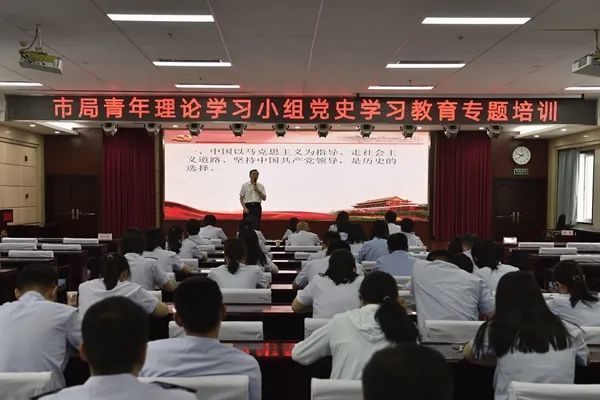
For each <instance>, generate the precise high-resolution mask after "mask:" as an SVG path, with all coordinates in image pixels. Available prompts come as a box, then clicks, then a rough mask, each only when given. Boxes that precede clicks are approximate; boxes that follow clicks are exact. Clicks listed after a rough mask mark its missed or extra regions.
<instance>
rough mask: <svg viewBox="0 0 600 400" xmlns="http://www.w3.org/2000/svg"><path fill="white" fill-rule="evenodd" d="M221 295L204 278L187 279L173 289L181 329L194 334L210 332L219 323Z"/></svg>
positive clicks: (216, 288) (212, 283) (215, 286)
mask: <svg viewBox="0 0 600 400" xmlns="http://www.w3.org/2000/svg"><path fill="white" fill-rule="evenodd" d="M222 305H223V295H222V294H221V289H219V285H218V284H217V283H216V282H215V281H213V280H211V279H208V278H206V277H195V278H188V279H185V280H184V281H183V282H181V283H180V284H179V285H178V286H177V289H175V309H176V310H177V315H178V316H179V318H180V319H181V323H182V324H183V327H184V328H185V329H186V330H187V331H189V332H194V333H206V332H209V331H211V330H212V329H214V328H215V326H217V324H218V323H219V322H220V321H221V307H222Z"/></svg>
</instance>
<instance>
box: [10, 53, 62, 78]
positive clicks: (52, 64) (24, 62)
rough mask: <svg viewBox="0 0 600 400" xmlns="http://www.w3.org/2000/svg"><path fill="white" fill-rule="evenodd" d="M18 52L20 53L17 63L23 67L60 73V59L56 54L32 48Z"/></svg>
mask: <svg viewBox="0 0 600 400" xmlns="http://www.w3.org/2000/svg"><path fill="white" fill-rule="evenodd" d="M19 53H21V61H19V65H20V66H21V67H23V68H29V69H37V70H38V71H44V72H52V73H54V74H62V60H61V58H60V57H58V56H51V55H50V54H46V53H43V52H41V51H32V50H20V51H19Z"/></svg>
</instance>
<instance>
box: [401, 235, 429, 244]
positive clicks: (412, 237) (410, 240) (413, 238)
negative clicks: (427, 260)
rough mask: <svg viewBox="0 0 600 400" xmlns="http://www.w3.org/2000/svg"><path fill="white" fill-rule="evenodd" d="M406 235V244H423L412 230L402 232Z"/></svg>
mask: <svg viewBox="0 0 600 400" xmlns="http://www.w3.org/2000/svg"><path fill="white" fill-rule="evenodd" d="M402 233H404V236H406V240H407V241H408V246H424V244H423V241H422V240H421V238H420V237H418V236H417V235H415V234H414V233H413V232H402Z"/></svg>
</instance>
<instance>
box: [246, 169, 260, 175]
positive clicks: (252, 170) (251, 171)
mask: <svg viewBox="0 0 600 400" xmlns="http://www.w3.org/2000/svg"><path fill="white" fill-rule="evenodd" d="M254 171H256V173H257V174H260V172H258V170H257V169H251V170H250V172H248V175H252V173H253V172H254Z"/></svg>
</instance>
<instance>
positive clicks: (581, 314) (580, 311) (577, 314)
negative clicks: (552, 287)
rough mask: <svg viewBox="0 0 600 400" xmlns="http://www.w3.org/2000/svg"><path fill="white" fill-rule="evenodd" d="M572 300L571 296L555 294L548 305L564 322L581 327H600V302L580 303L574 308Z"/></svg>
mask: <svg viewBox="0 0 600 400" xmlns="http://www.w3.org/2000/svg"><path fill="white" fill-rule="evenodd" d="M570 298H571V295H569V294H559V293H553V294H552V297H550V298H549V299H547V300H546V304H548V307H549V308H550V310H552V312H553V313H554V314H556V315H558V316H559V317H560V318H561V319H562V320H563V321H568V322H570V323H572V324H576V325H579V326H600V302H598V301H596V302H585V303H584V302H582V301H578V302H577V304H576V305H575V307H573V306H572V305H571V301H570Z"/></svg>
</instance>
